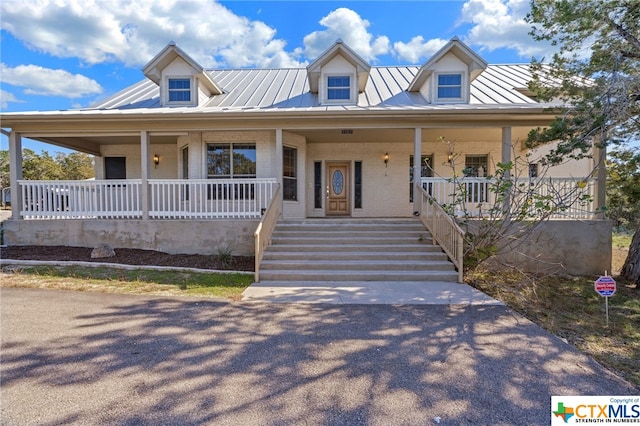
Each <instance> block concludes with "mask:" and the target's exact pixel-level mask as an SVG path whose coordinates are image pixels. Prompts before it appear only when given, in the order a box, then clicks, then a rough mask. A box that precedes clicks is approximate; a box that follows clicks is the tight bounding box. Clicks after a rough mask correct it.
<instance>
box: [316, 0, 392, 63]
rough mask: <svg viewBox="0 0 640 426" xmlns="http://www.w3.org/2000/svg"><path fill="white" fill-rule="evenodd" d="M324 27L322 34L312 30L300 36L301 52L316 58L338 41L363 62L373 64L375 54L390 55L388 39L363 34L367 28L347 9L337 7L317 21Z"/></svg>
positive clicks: (356, 15)
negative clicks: (302, 42) (302, 45)
mask: <svg viewBox="0 0 640 426" xmlns="http://www.w3.org/2000/svg"><path fill="white" fill-rule="evenodd" d="M320 25H322V26H324V27H326V28H327V29H326V30H323V31H314V32H312V33H311V34H308V35H307V36H305V37H304V46H305V48H304V53H305V54H306V56H307V57H309V58H316V57H318V56H319V55H320V54H321V53H322V52H324V51H325V50H326V49H328V48H329V46H331V45H332V44H333V43H334V42H335V41H336V40H337V39H342V41H344V42H345V43H346V44H347V45H348V46H349V47H350V48H352V49H353V50H354V51H355V52H356V53H358V55H360V56H361V57H362V58H363V59H365V60H367V61H375V59H376V57H377V56H379V55H385V54H387V53H390V51H391V47H390V42H389V38H388V37H386V36H378V37H375V38H374V36H373V35H372V34H371V33H369V32H368V31H367V28H369V26H370V25H371V24H370V23H369V21H367V20H366V19H362V18H361V17H360V15H358V14H357V13H356V12H354V11H353V10H351V9H346V8H339V9H336V10H334V11H333V12H331V13H329V14H328V15H327V16H325V17H324V18H322V19H321V20H320Z"/></svg>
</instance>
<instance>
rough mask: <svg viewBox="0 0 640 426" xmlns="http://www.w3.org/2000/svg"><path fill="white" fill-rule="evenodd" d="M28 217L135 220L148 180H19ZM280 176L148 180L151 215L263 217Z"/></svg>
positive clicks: (141, 214) (142, 214) (141, 213)
mask: <svg viewBox="0 0 640 426" xmlns="http://www.w3.org/2000/svg"><path fill="white" fill-rule="evenodd" d="M18 185H19V187H20V192H21V196H22V206H23V208H22V210H21V212H20V214H21V216H22V217H23V218H24V219H89V218H95V219H132V218H142V217H143V216H144V213H145V209H144V208H143V204H144V202H143V200H142V181H141V180H139V179H127V180H101V181H96V180H90V181H33V180H20V181H18ZM276 187H277V183H276V180H275V179H223V180H216V179H203V180H164V179H154V180H149V181H148V189H149V191H148V193H149V200H148V206H149V209H148V214H149V217H150V218H161V219H214V218H259V217H260V216H261V214H262V213H263V211H264V209H266V208H267V207H268V205H269V203H270V202H271V199H272V198H273V196H274V192H275V188H276Z"/></svg>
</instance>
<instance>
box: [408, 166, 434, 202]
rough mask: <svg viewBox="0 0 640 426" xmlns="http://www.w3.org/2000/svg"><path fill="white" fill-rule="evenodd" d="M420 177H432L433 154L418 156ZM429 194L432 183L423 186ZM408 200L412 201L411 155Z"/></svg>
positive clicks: (431, 189)
mask: <svg viewBox="0 0 640 426" xmlns="http://www.w3.org/2000/svg"><path fill="white" fill-rule="evenodd" d="M420 177H433V156H432V155H423V156H421V157H420ZM424 189H425V190H426V191H427V192H428V193H429V194H431V193H432V191H433V183H429V184H428V186H427V187H425V188H424ZM409 202H413V155H411V156H409Z"/></svg>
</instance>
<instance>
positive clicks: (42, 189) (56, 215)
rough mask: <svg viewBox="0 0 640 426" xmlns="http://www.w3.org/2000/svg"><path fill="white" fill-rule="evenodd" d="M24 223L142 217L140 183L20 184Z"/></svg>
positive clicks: (38, 182) (78, 182)
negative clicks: (46, 220) (27, 220)
mask: <svg viewBox="0 0 640 426" xmlns="http://www.w3.org/2000/svg"><path fill="white" fill-rule="evenodd" d="M18 185H19V187H20V190H21V195H22V210H21V212H20V214H21V215H22V217H23V218H24V219H88V218H99V219H124V218H136V217H140V216H141V215H142V209H141V204H140V186H141V181H140V180H139V179H129V180H115V179H113V180H104V181H96V180H86V181H76V180H69V181H51V180H20V181H18Z"/></svg>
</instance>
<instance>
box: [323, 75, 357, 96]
mask: <svg viewBox="0 0 640 426" xmlns="http://www.w3.org/2000/svg"><path fill="white" fill-rule="evenodd" d="M349 99H351V78H350V77H349V76H348V75H343V76H331V77H328V78H327V100H330V101H337V100H349Z"/></svg>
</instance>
